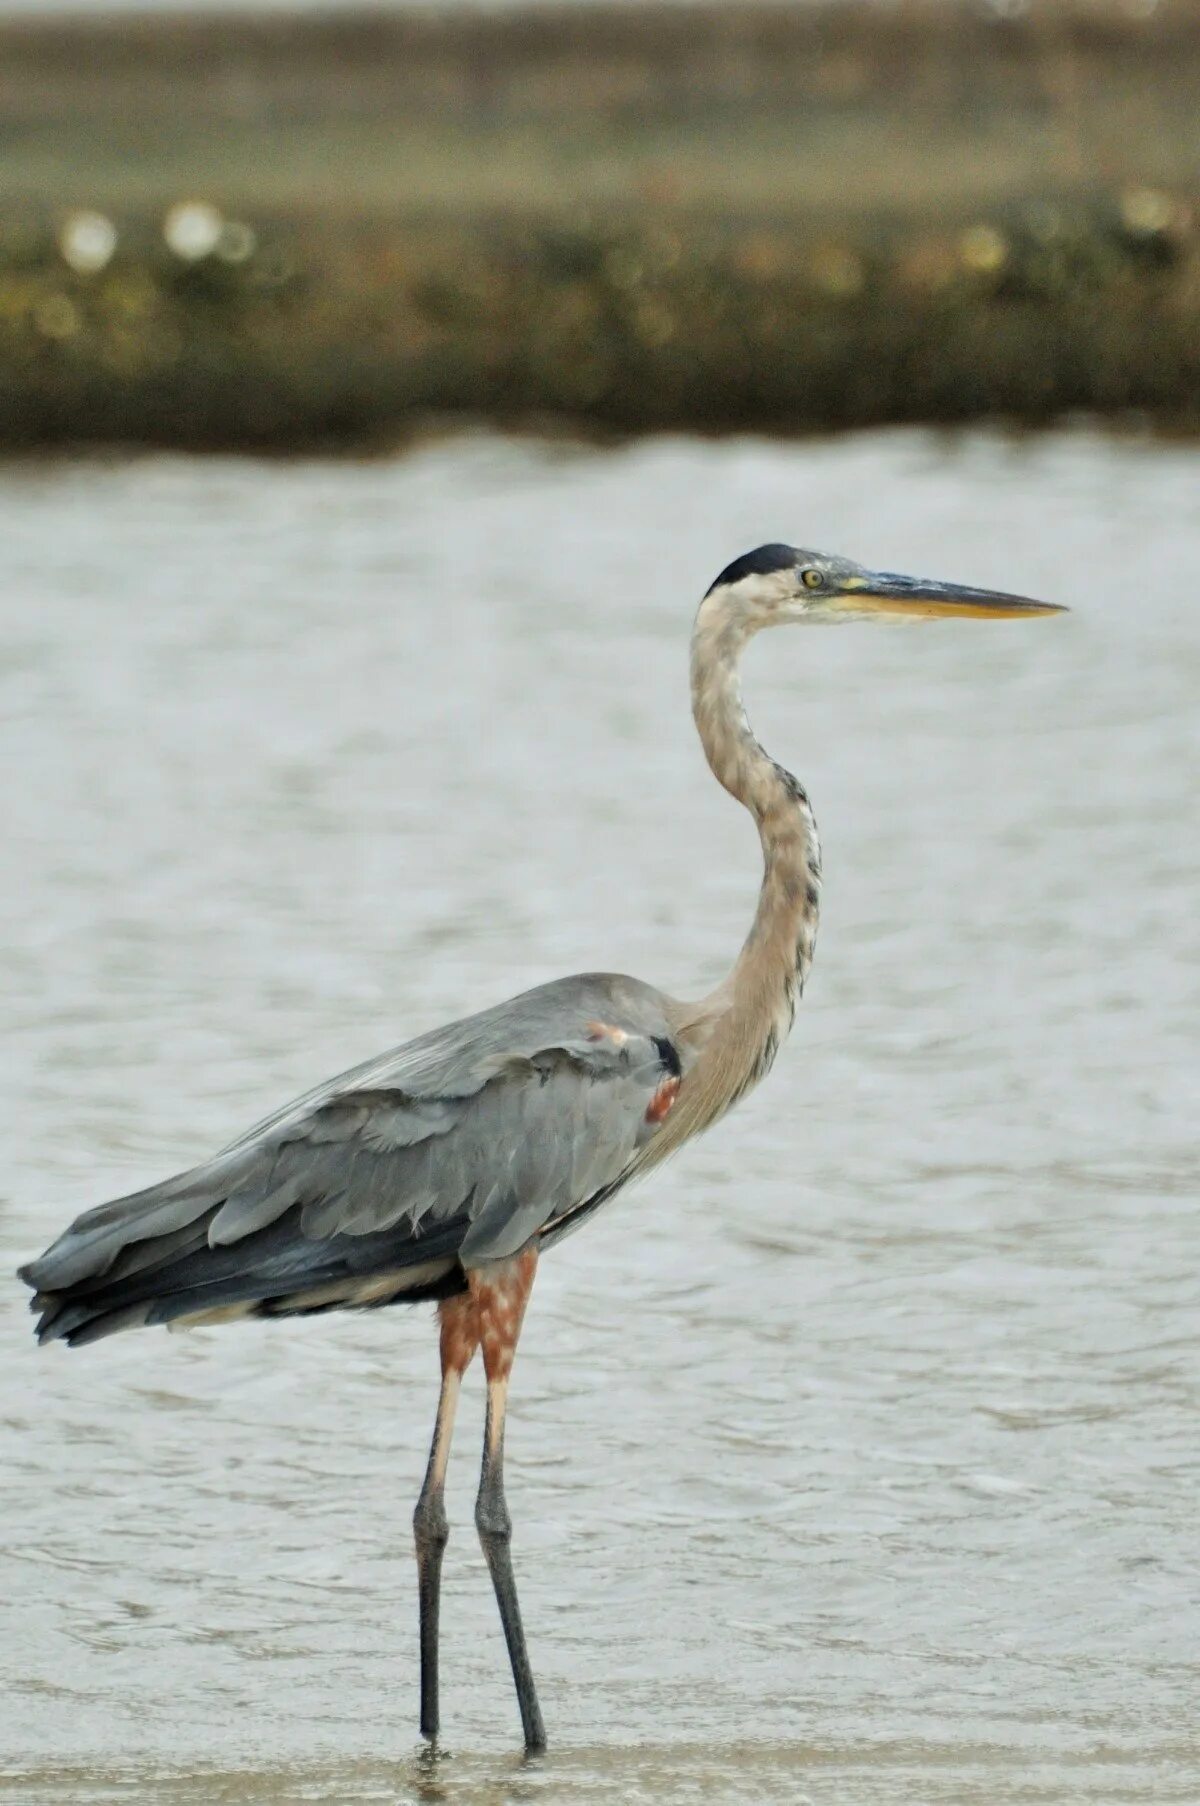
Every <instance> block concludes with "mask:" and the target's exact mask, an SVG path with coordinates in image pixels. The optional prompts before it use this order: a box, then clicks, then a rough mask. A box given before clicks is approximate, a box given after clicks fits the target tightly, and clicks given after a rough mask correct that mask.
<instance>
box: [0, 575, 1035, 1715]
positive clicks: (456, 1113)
mask: <svg viewBox="0 0 1200 1806" xmlns="http://www.w3.org/2000/svg"><path fill="white" fill-rule="evenodd" d="M1057 612H1058V610H1057V609H1055V608H1054V607H1053V606H1052V605H1050V604H1048V603H1044V602H1031V601H1028V600H1026V599H1025V598H1024V597H1020V596H1010V595H1003V594H999V593H997V592H995V591H990V590H980V589H966V588H963V587H962V586H960V585H956V584H946V583H934V582H925V581H921V580H916V579H913V578H911V577H898V576H895V575H893V574H891V573H890V572H884V573H876V572H871V571H867V570H864V569H863V567H862V566H861V565H857V564H854V563H852V562H851V561H850V560H848V559H845V558H835V557H829V556H827V555H825V554H822V553H820V552H805V551H800V550H798V549H797V548H796V547H795V546H786V545H769V546H761V547H759V549H758V550H757V551H755V552H750V553H748V554H746V556H745V557H742V558H739V559H737V560H736V561H735V562H734V563H733V564H731V565H729V566H728V567H727V568H726V569H725V570H723V571H722V572H721V575H720V576H719V577H718V578H717V580H716V582H715V583H714V584H713V585H712V588H711V589H710V590H709V591H708V593H707V595H706V596H705V597H704V600H703V601H702V602H701V604H700V610H699V613H698V615H697V617H696V624H695V628H694V631H693V633H692V647H691V686H692V710H693V714H694V717H695V722H696V729H697V732H698V733H699V735H700V739H701V742H702V744H703V747H704V751H705V754H706V756H707V758H708V762H709V765H710V766H711V768H712V771H713V775H714V776H715V777H716V779H717V781H718V783H720V784H722V785H723V786H724V787H725V789H726V790H728V791H729V792H730V794H731V795H732V796H735V797H736V798H737V800H738V801H739V802H740V803H743V804H744V805H745V807H746V808H747V809H748V810H749V811H750V813H751V814H752V815H753V817H754V820H755V822H756V824H757V826H758V830H759V835H760V838H761V841H762V851H763V865H764V871H763V879H762V889H761V892H760V895H759V900H758V908H757V910H756V912H755V916H754V921H753V923H752V925H751V928H750V933H749V935H748V936H747V938H746V941H745V944H744V946H743V947H742V950H741V952H740V953H739V955H738V957H737V959H736V961H735V962H734V966H733V969H732V971H731V972H730V973H729V976H728V977H727V978H725V979H724V980H723V981H722V983H721V984H719V985H718V986H717V988H716V990H714V991H711V992H709V994H708V996H707V997H704V998H702V999H701V1000H700V1002H698V1003H681V1002H679V1001H677V1000H676V999H675V998H674V997H668V996H667V995H666V994H665V993H664V992H662V991H659V990H656V989H655V988H654V987H653V986H652V985H648V984H643V983H642V982H641V981H640V980H638V979H635V978H624V977H619V976H615V975H613V974H610V973H586V974H583V975H582V976H580V977H577V978H562V979H558V980H556V981H555V982H553V983H551V984H545V985H539V986H538V987H537V988H536V989H535V990H532V991H527V992H525V993H524V995H523V996H520V997H514V998H512V999H511V1000H510V1001H509V1002H507V1003H501V1004H497V1005H495V1006H494V1007H493V1008H491V1009H487V1010H483V1011H481V1012H480V1013H479V1014H478V1015H474V1016H468V1017H466V1018H464V1019H463V1020H462V1021H460V1022H454V1023H451V1024H450V1025H449V1026H448V1027H445V1028H438V1029H433V1030H432V1031H430V1032H429V1033H428V1034H424V1035H420V1036H418V1037H417V1039H416V1040H415V1041H409V1042H406V1043H405V1044H404V1045H403V1046H402V1047H399V1048H397V1049H395V1050H394V1051H393V1052H391V1053H387V1054H383V1055H382V1056H381V1057H380V1058H378V1059H375V1060H370V1061H368V1062H367V1063H366V1065H363V1066H358V1067H355V1068H354V1070H353V1071H351V1072H347V1073H343V1074H342V1075H341V1076H340V1077H339V1078H335V1079H332V1080H330V1081H329V1082H328V1083H327V1084H324V1085H320V1086H318V1087H317V1089H316V1090H315V1091H310V1092H309V1093H308V1094H307V1096H305V1097H302V1098H300V1099H298V1100H297V1101H296V1102H295V1103H293V1104H289V1105H288V1106H287V1107H286V1108H285V1109H283V1110H280V1111H278V1112H277V1113H276V1114H275V1115H274V1116H271V1117H268V1118H267V1120H266V1121H265V1122H262V1123H260V1124H259V1125H258V1127H257V1128H255V1129H252V1130H251V1131H250V1133H249V1134H248V1135H244V1136H243V1137H242V1138H241V1140H240V1141H235V1142H234V1143H233V1144H232V1146H230V1147H228V1148H226V1149H225V1151H224V1152H223V1153H221V1154H218V1155H217V1156H216V1157H215V1158H214V1159H212V1160H210V1161H209V1162H207V1164H206V1165H204V1166H199V1167H195V1168H193V1169H192V1170H191V1171H190V1172H186V1173H181V1174H180V1175H178V1176H177V1177H176V1178H173V1179H167V1180H165V1181H164V1182H163V1183H162V1184H161V1185H155V1186H152V1187H151V1188H150V1189H149V1190H148V1191H142V1192H136V1193H134V1194H133V1195H132V1196H131V1197H126V1198H118V1199H117V1200H116V1201H115V1202H113V1203H110V1204H103V1205H101V1206H100V1207H99V1208H98V1209H95V1210H89V1211H87V1212H86V1213H85V1214H84V1215H83V1216H81V1217H79V1218H78V1219H77V1220H76V1221H75V1222H74V1223H72V1225H71V1227H70V1228H69V1229H68V1230H66V1231H65V1233H64V1234H63V1235H61V1236H60V1237H59V1239H58V1240H57V1241H56V1242H55V1243H54V1244H53V1246H52V1247H50V1248H49V1249H47V1251H46V1253H45V1254H43V1255H42V1256H41V1258H40V1259H39V1260H35V1261H32V1262H31V1263H30V1264H29V1265H28V1266H27V1267H24V1268H22V1270H21V1277H22V1278H23V1279H24V1280H25V1281H26V1282H27V1283H28V1284H29V1285H31V1286H32V1287H33V1288H34V1289H35V1293H36V1296H35V1298H34V1300H33V1307H34V1309H35V1310H38V1311H40V1312H41V1318H40V1321H39V1323H38V1336H39V1339H40V1340H41V1341H49V1340H54V1339H56V1338H57V1339H62V1340H64V1341H66V1342H68V1343H69V1344H70V1345H71V1346H73V1347H74V1346H78V1345H80V1344H82V1343H85V1342H93V1341H96V1340H97V1339H98V1338H99V1337H101V1336H106V1335H109V1334H110V1333H111V1332H112V1331H114V1330H119V1329H132V1328H135V1327H138V1326H140V1325H142V1324H147V1323H174V1324H197V1323H217V1322H224V1321H227V1320H228V1319H230V1318H235V1317H286V1316H293V1315H304V1314H309V1313H312V1312H316V1311H328V1310H336V1309H344V1308H354V1307H375V1306H378V1305H384V1304H396V1303H401V1302H403V1303H413V1302H416V1301H418V1300H421V1299H436V1300H437V1301H438V1315H439V1318H440V1325H441V1369H442V1384H441V1394H440V1397H439V1400H438V1409H437V1418H436V1423H435V1427H434V1432H433V1444H432V1447H431V1449H430V1454H429V1464H428V1468H427V1471H426V1474H425V1482H424V1485H423V1487H422V1489H421V1494H420V1498H419V1500H418V1502H417V1508H416V1511H415V1513H414V1518H413V1525H414V1531H415V1536H416V1547H417V1567H418V1596H419V1612H420V1652H421V1730H422V1731H423V1732H424V1734H425V1735H426V1736H428V1737H431V1738H432V1737H434V1736H436V1734H437V1730H438V1606H439V1595H440V1585H441V1569H442V1554H443V1551H444V1549H445V1545H446V1539H447V1524H446V1512H445V1507H444V1504H443V1497H442V1493H443V1483H444V1480H445V1475H446V1463H447V1458H448V1456H449V1452H450V1438H451V1433H452V1430H453V1425H454V1414H455V1407H456V1405H457V1402H458V1394H459V1387H460V1384H461V1381H462V1377H463V1374H464V1373H465V1372H466V1369H467V1367H468V1366H469V1365H470V1362H471V1360H472V1358H473V1356H474V1353H475V1350H476V1348H477V1347H479V1348H482V1350H483V1364H484V1370H485V1373H486V1378H487V1417H486V1425H485V1430H484V1447H483V1464H482V1474H481V1479H480V1486H479V1495H478V1500H477V1503H476V1508H475V1522H476V1525H477V1526H478V1530H479V1536H480V1540H481V1542H482V1545H483V1551H484V1555H485V1556H486V1559H487V1563H488V1567H489V1568H490V1570H491V1575H492V1581H493V1583H494V1586H495V1591H496V1598H497V1602H498V1604H499V1608H500V1617H501V1621H502V1623H503V1626H504V1634H505V1637H506V1639H507V1643H508V1653H509V1657H510V1660H511V1663H512V1672H513V1680H514V1682H515V1685H516V1691H517V1700H518V1703H519V1705H520V1710H521V1723H522V1727H523V1729H524V1733H525V1743H526V1747H527V1748H528V1749H530V1750H538V1749H541V1748H543V1747H544V1745H545V1731H544V1729H543V1725H542V1715H541V1711H540V1708H539V1706H538V1700H537V1694H536V1692H535V1689H534V1683H533V1674H532V1671H531V1669H530V1665H529V1658H528V1655H527V1653H526V1648H525V1637H524V1632H523V1630H522V1626H521V1617H520V1611H519V1608H518V1604H517V1593H516V1586H515V1582H514V1579H513V1571H512V1562H511V1557H510V1541H511V1533H512V1526H511V1522H510V1519H509V1515H508V1510H507V1507H506V1504H505V1499H504V1480H503V1459H504V1418H505V1406H506V1402H507V1395H508V1383H509V1374H510V1371H511V1368H512V1363H513V1355H514V1352H515V1350H516V1346H517V1338H518V1336H519V1335H520V1330H521V1320H522V1317H523V1315H524V1312H525V1306H526V1303H527V1302H528V1299H529V1294H530V1289H531V1287H532V1285H533V1278H534V1273H535V1270H536V1268H537V1263H538V1259H539V1256H540V1254H541V1251H542V1250H543V1249H544V1248H548V1247H550V1246H551V1245H552V1244H553V1243H554V1242H556V1241H558V1240H560V1239H561V1238H562V1237H563V1236H564V1235H566V1234H567V1233H568V1232H569V1231H570V1230H572V1229H576V1228H578V1227H579V1225H580V1224H581V1223H582V1222H584V1221H585V1219H586V1218H587V1217H589V1216H590V1215H591V1214H592V1212H593V1211H594V1210H596V1209H597V1208H598V1206H599V1205H601V1204H603V1203H604V1202H605V1201H606V1200H607V1199H608V1198H611V1197H612V1196H613V1194H614V1193H615V1192H616V1191H618V1190H619V1189H620V1188H621V1187H622V1186H623V1185H625V1184H626V1183H627V1182H628V1181H629V1180H630V1179H632V1178H634V1177H635V1176H636V1175H638V1174H640V1173H644V1172H646V1171H648V1170H649V1169H650V1168H651V1167H653V1166H656V1165H657V1164H658V1163H659V1162H660V1161H662V1160H663V1159H665V1158H666V1156H667V1155H668V1154H670V1153H673V1152H674V1150H675V1149H676V1148H678V1147H680V1146H681V1145H682V1144H683V1143H684V1142H685V1141H687V1140H689V1139H690V1138H691V1137H692V1136H693V1135H696V1134H698V1133H699V1132H700V1131H701V1130H702V1129H706V1128H708V1127H709V1126H710V1125H711V1124H712V1123H714V1122H716V1121H717V1120H718V1118H719V1117H721V1116H723V1115H724V1114H725V1112H726V1111H727V1110H728V1109H729V1108H730V1107H731V1105H733V1104H735V1103H737V1101H738V1099H739V1098H741V1097H743V1096H744V1095H745V1093H746V1092H747V1091H749V1090H750V1088H751V1087H752V1086H753V1085H755V1084H757V1082H758V1081H759V1079H761V1078H762V1077H763V1075H764V1074H765V1073H766V1072H767V1071H769V1069H770V1067H771V1064H772V1062H773V1061H774V1059H775V1055H776V1053H777V1052H778V1050H779V1044H780V1042H781V1041H782V1040H783V1037H784V1036H785V1035H786V1034H787V1032H788V1030H789V1028H790V1027H791V1024H792V1018H793V1016H794V1014H795V1008H796V1001H797V998H798V997H799V995H800V993H801V991H802V990H803V988H804V981H805V979H806V977H807V975H808V970H809V966H810V964H811V962H812V956H813V944H814V939H815V936H816V929H817V908H818V902H819V893H820V879H821V856H820V846H819V843H818V840H817V830H816V825H815V823H814V821H813V815H812V811H811V809H810V808H809V804H808V798H807V796H806V795H805V793H804V790H803V789H802V787H801V785H800V784H799V783H797V781H796V779H795V778H794V777H792V775H791V773H790V772H787V771H785V770H784V769H783V768H782V767H781V766H779V765H777V764H776V763H775V761H774V760H773V759H772V758H771V757H770V756H769V755H768V754H767V753H766V752H764V750H763V748H762V747H761V746H760V745H759V743H758V741H757V740H756V739H755V737H754V735H753V733H752V732H751V730H750V725H749V722H748V721H747V719H746V713H745V710H744V709H743V707H742V698H741V690H740V687H739V682H738V661H739V657H740V654H741V652H742V649H743V647H744V646H745V645H746V642H747V641H748V640H749V639H750V637H751V636H752V635H753V634H755V633H757V632H758V631H759V629H760V628H764V627H776V626H781V625H783V624H784V623H788V622H794V621H801V622H804V621H837V620H845V619H856V618H859V617H862V618H874V617H876V616H886V615H901V616H906V617H931V616H942V615H971V616H979V617H981V618H984V619H995V618H997V617H1005V616H1022V617H1023V616H1026V615H1039V614H1052V613H1057Z"/></svg>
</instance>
